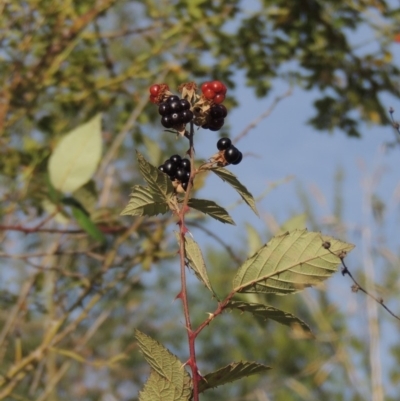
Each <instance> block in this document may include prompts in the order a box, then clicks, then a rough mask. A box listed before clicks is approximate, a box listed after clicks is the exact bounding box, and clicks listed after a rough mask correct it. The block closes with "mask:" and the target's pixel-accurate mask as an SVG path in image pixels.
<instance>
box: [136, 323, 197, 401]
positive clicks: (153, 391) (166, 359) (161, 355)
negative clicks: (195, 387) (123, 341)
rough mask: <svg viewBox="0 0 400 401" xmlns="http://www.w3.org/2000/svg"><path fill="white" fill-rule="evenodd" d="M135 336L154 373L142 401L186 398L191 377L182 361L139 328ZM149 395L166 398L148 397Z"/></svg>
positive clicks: (189, 391)
mask: <svg viewBox="0 0 400 401" xmlns="http://www.w3.org/2000/svg"><path fill="white" fill-rule="evenodd" d="M135 336H136V339H137V341H138V344H139V348H140V350H141V351H142V353H143V355H144V357H145V358H146V361H147V362H148V363H149V364H150V366H151V368H152V369H153V370H154V373H155V375H154V374H152V375H151V376H150V378H149V381H148V382H147V383H146V386H145V388H144V390H143V392H142V393H143V394H141V397H142V398H140V399H141V400H142V401H146V400H149V401H155V400H160V401H161V400H162V401H167V400H171V401H178V400H179V401H180V400H182V401H183V400H188V399H189V398H190V396H191V391H192V389H191V378H190V376H189V374H188V373H187V371H186V370H185V368H184V367H183V365H182V362H181V361H180V360H179V359H178V358H177V357H176V356H175V355H173V354H172V353H171V352H170V351H168V350H167V349H166V348H165V347H163V346H162V345H161V344H160V343H159V342H157V341H155V340H153V339H152V338H151V337H149V336H147V335H146V334H144V333H142V332H140V331H139V330H136V331H135ZM151 395H153V396H154V397H161V396H165V397H166V398H150V396H151ZM143 397H144V398H143ZM172 397H173V398H172Z"/></svg>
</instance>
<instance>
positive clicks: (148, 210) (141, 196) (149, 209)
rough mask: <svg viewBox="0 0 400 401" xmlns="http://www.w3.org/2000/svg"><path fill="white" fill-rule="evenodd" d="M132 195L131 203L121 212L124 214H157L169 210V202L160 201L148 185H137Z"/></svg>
mask: <svg viewBox="0 0 400 401" xmlns="http://www.w3.org/2000/svg"><path fill="white" fill-rule="evenodd" d="M130 196H131V198H130V200H129V203H128V204H127V206H126V207H125V209H124V210H123V211H122V213H121V215H122V216H125V215H128V216H156V215H157V214H165V213H167V212H168V211H169V207H168V204H167V203H165V202H164V201H162V200H161V201H160V198H159V197H158V196H155V195H154V193H153V192H151V191H150V189H149V188H148V187H143V186H142V185H135V186H134V187H133V190H132V193H131V195H130ZM154 198H156V199H157V201H156V200H155V199H154Z"/></svg>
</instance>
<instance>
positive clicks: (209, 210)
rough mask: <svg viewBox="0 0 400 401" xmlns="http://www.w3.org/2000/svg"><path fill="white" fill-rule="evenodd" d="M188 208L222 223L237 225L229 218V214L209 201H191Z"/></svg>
mask: <svg viewBox="0 0 400 401" xmlns="http://www.w3.org/2000/svg"><path fill="white" fill-rule="evenodd" d="M188 206H189V207H192V208H193V209H196V210H199V211H200V212H203V213H205V214H208V215H209V216H211V217H213V218H214V219H216V220H218V221H220V222H222V223H228V224H233V225H235V222H234V221H233V220H232V218H231V216H229V214H228V212H227V211H226V210H225V209H224V208H223V207H221V206H219V205H217V204H216V203H215V202H213V201H210V200H207V199H195V198H192V199H189V202H188Z"/></svg>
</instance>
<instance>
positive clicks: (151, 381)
mask: <svg viewBox="0 0 400 401" xmlns="http://www.w3.org/2000/svg"><path fill="white" fill-rule="evenodd" d="M188 389H190V385H189V386H188ZM190 398H191V391H186V392H184V393H180V392H179V391H178V392H176V389H175V387H174V386H171V384H170V382H168V380H166V379H165V378H164V377H162V376H160V375H159V374H158V373H157V372H155V371H154V370H152V372H151V374H150V377H149V378H148V380H147V382H146V384H145V385H144V388H143V390H142V391H140V392H139V401H189V400H190Z"/></svg>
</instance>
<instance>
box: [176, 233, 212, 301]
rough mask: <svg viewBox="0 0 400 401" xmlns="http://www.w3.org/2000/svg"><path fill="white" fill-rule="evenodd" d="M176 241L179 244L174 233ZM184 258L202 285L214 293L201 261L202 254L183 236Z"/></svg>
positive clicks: (203, 263)
mask: <svg viewBox="0 0 400 401" xmlns="http://www.w3.org/2000/svg"><path fill="white" fill-rule="evenodd" d="M175 235H176V239H177V241H178V243H179V241H180V235H179V233H177V232H175ZM185 252H186V254H185V256H186V258H187V259H188V262H189V266H190V267H191V268H192V269H193V271H194V273H195V275H196V277H197V278H198V279H199V280H200V281H202V282H203V283H204V285H205V286H206V287H207V288H208V289H209V290H210V291H211V292H212V293H214V290H213V289H212V287H211V283H210V279H209V278H208V274H207V268H206V264H205V262H204V259H203V254H202V253H201V249H200V247H199V245H198V244H197V242H196V241H195V240H194V239H192V238H191V237H189V236H185Z"/></svg>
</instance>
